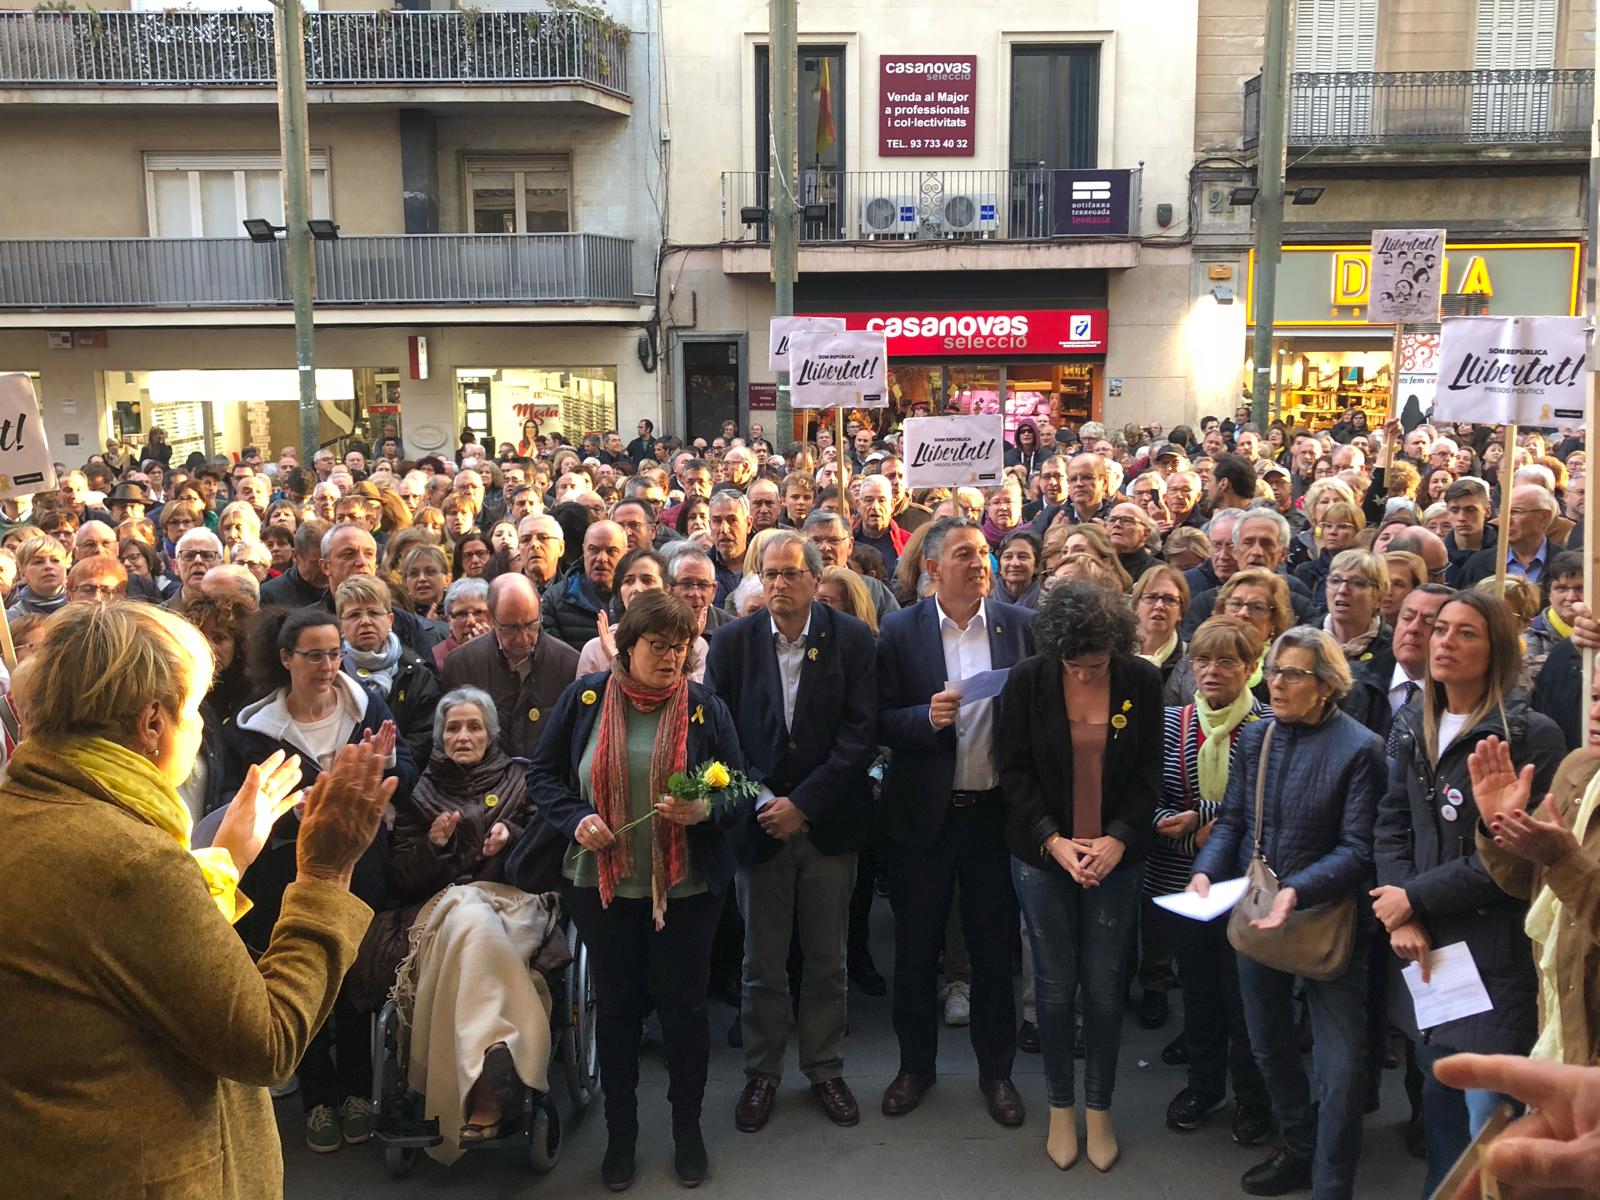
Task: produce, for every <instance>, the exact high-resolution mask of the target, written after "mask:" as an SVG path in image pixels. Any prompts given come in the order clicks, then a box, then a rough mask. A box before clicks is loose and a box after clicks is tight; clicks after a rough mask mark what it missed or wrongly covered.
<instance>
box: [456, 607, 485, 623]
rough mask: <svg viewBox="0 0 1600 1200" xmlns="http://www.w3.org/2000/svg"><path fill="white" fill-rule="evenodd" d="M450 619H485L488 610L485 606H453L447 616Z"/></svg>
mask: <svg viewBox="0 0 1600 1200" xmlns="http://www.w3.org/2000/svg"><path fill="white" fill-rule="evenodd" d="M448 619H449V620H451V621H487V620H488V619H489V610H488V609H487V608H455V609H451V610H450V616H449V618H448Z"/></svg>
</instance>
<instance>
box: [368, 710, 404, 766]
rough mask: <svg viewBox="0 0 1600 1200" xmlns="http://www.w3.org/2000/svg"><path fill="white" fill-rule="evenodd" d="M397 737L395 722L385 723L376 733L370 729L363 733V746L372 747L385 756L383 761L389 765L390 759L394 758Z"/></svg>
mask: <svg viewBox="0 0 1600 1200" xmlns="http://www.w3.org/2000/svg"><path fill="white" fill-rule="evenodd" d="M397 736H398V735H397V734H396V732H395V727H394V722H393V721H385V722H384V723H383V724H382V725H380V726H378V728H377V731H376V732H374V731H373V730H371V729H369V730H367V731H366V732H365V733H363V734H362V735H361V744H362V745H363V746H372V747H373V748H374V749H376V750H377V751H378V752H379V753H381V754H382V755H383V761H384V763H385V764H387V763H388V761H389V759H390V758H392V757H393V756H394V744H395V739H396V738H397Z"/></svg>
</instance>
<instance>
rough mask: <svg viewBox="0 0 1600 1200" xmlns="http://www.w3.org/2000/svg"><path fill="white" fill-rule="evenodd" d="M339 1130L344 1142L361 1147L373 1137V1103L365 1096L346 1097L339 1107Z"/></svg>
mask: <svg viewBox="0 0 1600 1200" xmlns="http://www.w3.org/2000/svg"><path fill="white" fill-rule="evenodd" d="M339 1130H340V1132H341V1133H342V1134H343V1135H344V1140H345V1141H346V1142H348V1143H350V1145H352V1146H359V1145H360V1144H361V1143H362V1142H364V1141H366V1140H367V1139H368V1138H370V1137H371V1136H372V1101H371V1100H368V1099H367V1098H366V1097H365V1096H346V1097H345V1098H344V1103H343V1104H341V1105H340V1106H339Z"/></svg>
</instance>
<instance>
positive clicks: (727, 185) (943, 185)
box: [722, 167, 1139, 242]
mask: <svg viewBox="0 0 1600 1200" xmlns="http://www.w3.org/2000/svg"><path fill="white" fill-rule="evenodd" d="M1065 174H1084V173H1082V172H1078V173H1066V172H1057V171H1051V170H1047V169H1044V168H1042V167H1024V168H1017V169H1014V170H1010V171H963V170H954V171H946V170H934V171H910V170H907V171H838V170H832V169H829V168H813V169H804V168H802V170H801V172H800V195H799V196H798V197H797V199H798V200H799V202H800V203H801V204H802V205H810V206H821V209H822V210H823V214H824V215H823V216H822V217H821V219H819V220H804V219H803V220H802V221H801V224H800V237H801V240H803V241H811V242H853V241H881V240H902V241H1016V240H1024V239H1034V238H1051V237H1057V236H1061V235H1062V232H1063V231H1062V229H1061V221H1062V220H1063V219H1064V218H1063V217H1062V216H1061V214H1058V212H1057V203H1056V202H1057V196H1058V192H1059V191H1061V190H1062V189H1063V188H1065V187H1070V186H1071V184H1070V183H1063V182H1062V176H1063V175H1065ZM1094 174H1096V175H1104V176H1107V177H1118V180H1117V181H1118V184H1119V185H1121V186H1122V192H1121V193H1120V195H1122V196H1123V197H1125V198H1126V202H1127V205H1128V207H1127V209H1126V210H1122V209H1121V207H1120V204H1119V211H1118V213H1117V214H1116V218H1115V220H1114V227H1113V228H1112V229H1111V230H1110V231H1108V235H1109V236H1118V235H1119V234H1121V235H1125V234H1126V232H1127V231H1128V230H1130V229H1131V230H1134V231H1135V232H1136V231H1137V230H1138V220H1137V215H1136V214H1137V208H1138V198H1139V187H1138V180H1139V173H1138V172H1137V171H1128V170H1126V169H1122V170H1108V171H1103V172H1102V171H1097V172H1094ZM769 189H770V184H769V178H768V175H767V173H766V172H765V171H725V172H724V173H723V176H722V215H723V219H722V237H723V240H724V241H727V242H766V241H768V240H770V232H771V231H770V228H769V226H768V224H767V223H766V222H757V223H754V224H746V223H745V221H744V220H743V218H742V217H741V215H740V211H741V210H742V209H746V208H756V209H761V210H763V211H770V206H769V204H768V193H769ZM1075 232H1078V233H1080V234H1081V233H1082V232H1085V231H1083V230H1078V231H1075Z"/></svg>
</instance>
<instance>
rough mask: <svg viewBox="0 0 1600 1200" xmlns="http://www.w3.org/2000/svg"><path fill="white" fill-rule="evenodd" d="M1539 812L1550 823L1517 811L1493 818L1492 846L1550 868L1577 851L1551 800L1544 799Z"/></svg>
mask: <svg viewBox="0 0 1600 1200" xmlns="http://www.w3.org/2000/svg"><path fill="white" fill-rule="evenodd" d="M1539 811H1540V813H1542V814H1544V815H1545V816H1547V817H1549V820H1547V821H1541V820H1539V819H1538V818H1537V817H1534V816H1533V815H1532V814H1531V813H1525V812H1523V811H1522V810H1520V809H1518V810H1517V811H1515V812H1513V813H1511V815H1510V816H1507V817H1496V818H1494V820H1493V821H1491V822H1490V823H1489V829H1490V832H1492V833H1493V834H1494V844H1495V845H1497V846H1504V847H1505V848H1506V849H1507V850H1509V851H1511V853H1513V854H1515V855H1516V856H1517V857H1518V858H1522V859H1526V860H1527V861H1529V862H1533V863H1538V864H1539V865H1540V866H1543V867H1553V866H1555V865H1556V863H1558V862H1560V861H1561V860H1562V859H1564V858H1566V857H1567V855H1569V854H1571V853H1572V852H1573V851H1574V850H1576V849H1578V838H1577V835H1575V834H1574V833H1573V832H1572V829H1571V827H1570V826H1569V825H1568V824H1567V823H1566V822H1565V821H1564V820H1562V819H1561V812H1560V810H1559V809H1558V808H1556V803H1555V799H1554V797H1552V796H1548V795H1547V796H1545V798H1544V804H1543V806H1541V807H1540V809H1539Z"/></svg>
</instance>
